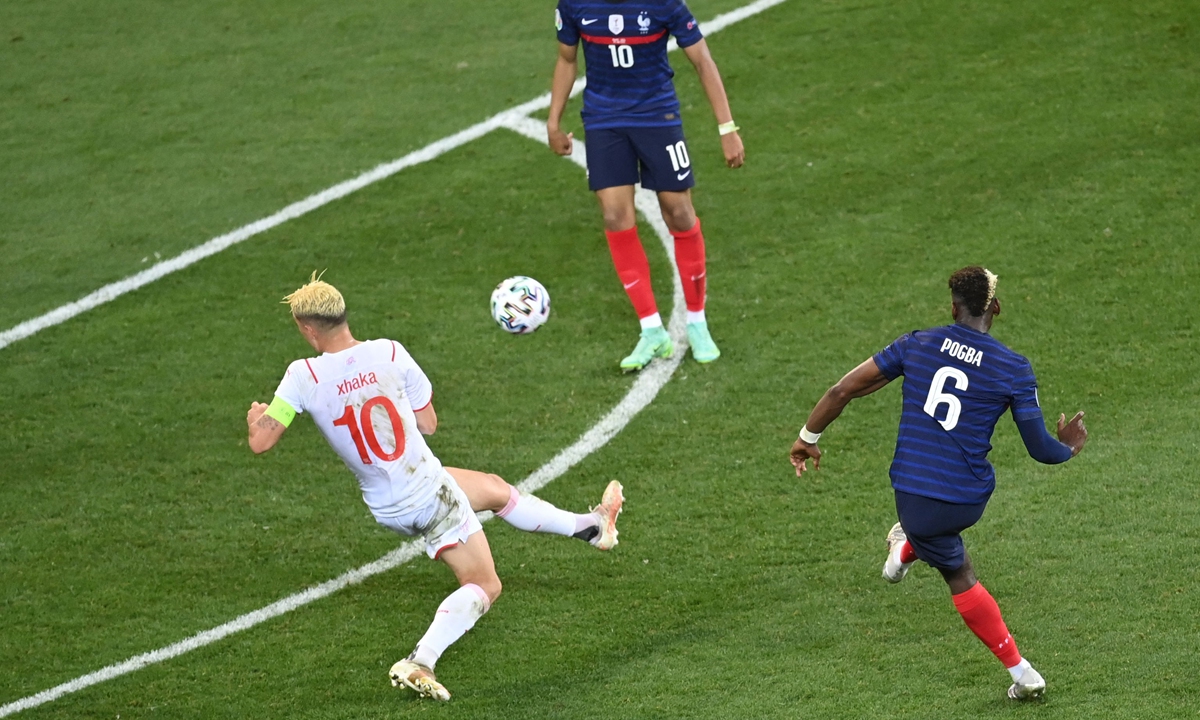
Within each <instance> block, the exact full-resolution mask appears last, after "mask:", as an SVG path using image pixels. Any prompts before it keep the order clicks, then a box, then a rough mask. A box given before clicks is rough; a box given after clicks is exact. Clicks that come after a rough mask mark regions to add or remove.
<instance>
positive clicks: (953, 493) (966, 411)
mask: <svg viewBox="0 0 1200 720" xmlns="http://www.w3.org/2000/svg"><path fill="white" fill-rule="evenodd" d="M875 364H876V365H878V366H879V370H880V371H881V372H882V373H883V374H884V375H886V376H887V377H888V378H889V379H895V378H897V377H900V376H901V375H903V376H904V407H903V410H902V412H901V414H900V434H899V437H897V438H896V455H895V457H894V458H893V459H892V469H891V477H892V487H894V488H896V489H897V490H901V491H903V492H906V493H912V494H913V495H921V496H924V497H930V498H935V499H937V500H944V501H946V502H951V503H961V504H969V503H980V502H985V501H986V500H987V499H988V498H989V497H990V496H991V494H992V490H993V489H995V487H996V473H995V471H994V470H993V469H992V464H991V463H990V462H988V459H987V455H988V452H989V451H991V449H992V444H991V440H992V431H993V430H995V428H996V422H997V421H998V420H999V419H1000V416H1001V415H1003V414H1004V411H1005V410H1007V409H1008V408H1010V407H1011V408H1012V414H1013V418H1014V419H1015V420H1024V419H1026V418H1034V417H1036V418H1039V419H1040V418H1041V417H1042V409H1041V407H1040V406H1039V405H1038V397H1037V380H1036V379H1035V378H1034V376H1033V368H1032V367H1030V365H1029V361H1028V360H1026V359H1025V358H1024V357H1022V356H1021V355H1018V354H1017V353H1015V352H1013V351H1012V350H1009V349H1008V348H1007V347H1005V345H1004V344H1003V343H1001V342H1000V341H999V340H996V339H995V338H993V337H992V336H991V335H988V334H987V333H981V332H978V331H977V330H972V329H971V328H968V327H964V326H962V325H948V326H946V327H940V328H933V329H931V330H914V331H913V332H911V333H908V334H907V335H904V336H902V337H900V338H899V339H898V340H896V341H895V342H894V343H892V344H891V345H888V346H887V347H886V348H884V349H883V350H881V351H880V352H879V353H878V354H876V355H875Z"/></svg>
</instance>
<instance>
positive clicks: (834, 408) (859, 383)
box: [791, 357, 891, 477]
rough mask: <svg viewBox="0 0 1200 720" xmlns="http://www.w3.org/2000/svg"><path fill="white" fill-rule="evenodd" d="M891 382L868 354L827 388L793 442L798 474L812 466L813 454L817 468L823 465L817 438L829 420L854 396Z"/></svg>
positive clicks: (814, 464) (860, 395)
mask: <svg viewBox="0 0 1200 720" xmlns="http://www.w3.org/2000/svg"><path fill="white" fill-rule="evenodd" d="M889 382H891V380H890V379H888V377H887V376H886V375H884V374H883V373H882V372H881V371H880V370H879V366H878V365H876V364H875V358H874V357H871V358H867V360H866V361H865V362H863V363H861V364H860V365H859V366H858V367H856V368H854V369H853V370H851V371H850V372H848V373H846V375H845V377H843V378H842V379H841V380H838V381H837V384H836V385H834V386H833V387H831V388H829V389H828V390H826V391H825V394H824V395H822V396H821V399H820V400H818V401H817V405H816V407H814V408H813V410H812V412H811V413H809V416H808V422H806V423H804V428H803V429H802V430H801V431H800V437H799V438H797V439H796V442H795V443H794V444H793V445H792V455H791V459H792V466H793V467H795V468H796V477H800V476H801V474H803V473H804V471H806V470H808V466H807V464H806V461H807V460H808V458H812V461H813V469H815V470H819V469H820V468H821V449H820V448H818V447H817V440H818V439H819V438H820V436H821V433H822V432H824V431H825V428H827V427H829V423H831V422H833V421H834V420H835V419H836V418H837V416H838V415H841V414H842V410H844V409H845V408H846V406H847V405H849V404H850V401H851V400H853V399H854V398H859V397H862V396H864V395H870V394H871V393H873V392H875V391H876V390H878V389H879V388H881V387H883V386H884V385H887V384H888V383H889Z"/></svg>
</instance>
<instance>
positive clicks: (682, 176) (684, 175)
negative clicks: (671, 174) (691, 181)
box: [675, 170, 692, 180]
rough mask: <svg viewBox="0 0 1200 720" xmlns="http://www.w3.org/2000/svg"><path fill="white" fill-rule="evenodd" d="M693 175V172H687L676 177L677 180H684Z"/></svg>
mask: <svg viewBox="0 0 1200 720" xmlns="http://www.w3.org/2000/svg"><path fill="white" fill-rule="evenodd" d="M691 174H692V171H691V170H688V171H687V172H685V173H680V174H678V175H676V176H675V179H676V180H682V179H684V178H685V177H687V176H688V175H691Z"/></svg>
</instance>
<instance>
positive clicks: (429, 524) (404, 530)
mask: <svg viewBox="0 0 1200 720" xmlns="http://www.w3.org/2000/svg"><path fill="white" fill-rule="evenodd" d="M441 482H442V484H441V487H439V488H438V490H437V493H436V494H435V495H434V496H433V500H431V501H430V502H429V504H428V505H426V506H425V507H422V508H419V509H417V510H414V511H413V512H410V513H405V514H404V515H398V516H396V517H378V516H377V517H376V518H375V521H376V522H378V523H379V524H380V525H382V526H384V527H385V528H387V529H389V530H392V531H395V532H398V533H400V534H401V535H409V536H412V535H420V536H421V537H423V538H425V552H426V554H428V555H429V557H431V558H434V559H436V558H437V556H438V554H439V553H440V552H441V551H443V550H445V549H446V548H448V547H453V546H455V545H458V544H459V543H464V542H466V541H467V538H469V537H471V536H472V535H474V534H475V533H477V532H479V531H480V530H482V529H483V526H482V525H480V524H479V518H477V517H475V512H474V511H473V510H471V501H470V500H468V499H467V494H466V493H464V492H463V491H462V488H460V487H459V486H458V483H456V482H454V478H453V477H451V476H450V473H448V472H446V471H445V470H443V471H442V477H441Z"/></svg>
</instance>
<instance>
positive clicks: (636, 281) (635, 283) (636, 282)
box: [621, 280, 641, 290]
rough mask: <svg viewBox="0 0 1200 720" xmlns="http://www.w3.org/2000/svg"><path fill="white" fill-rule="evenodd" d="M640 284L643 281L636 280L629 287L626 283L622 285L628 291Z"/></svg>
mask: <svg viewBox="0 0 1200 720" xmlns="http://www.w3.org/2000/svg"><path fill="white" fill-rule="evenodd" d="M639 282H641V280H634V281H633V282H631V283H629V284H628V285H626V284H625V283H621V284H622V285H625V289H626V290H628V289H629V288H631V287H633V286H634V285H637V284H638V283H639Z"/></svg>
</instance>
